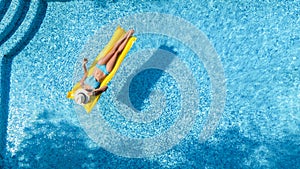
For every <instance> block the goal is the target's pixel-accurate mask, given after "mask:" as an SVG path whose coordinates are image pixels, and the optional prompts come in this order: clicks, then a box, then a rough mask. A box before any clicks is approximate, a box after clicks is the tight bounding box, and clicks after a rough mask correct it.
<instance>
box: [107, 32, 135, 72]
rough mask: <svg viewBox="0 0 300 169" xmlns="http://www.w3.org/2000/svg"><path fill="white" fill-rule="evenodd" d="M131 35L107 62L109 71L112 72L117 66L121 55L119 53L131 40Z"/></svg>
mask: <svg viewBox="0 0 300 169" xmlns="http://www.w3.org/2000/svg"><path fill="white" fill-rule="evenodd" d="M129 38H130V36H129V37H128V38H126V40H125V41H124V42H123V43H122V44H121V45H120V46H119V48H118V49H117V51H116V52H115V53H114V55H113V57H111V59H109V61H108V62H107V63H106V70H107V71H108V72H111V71H112V70H113V68H114V67H115V64H116V61H117V58H118V56H119V54H120V53H121V52H122V51H123V49H124V48H125V46H126V44H127V42H128V40H129Z"/></svg>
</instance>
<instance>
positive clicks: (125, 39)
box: [98, 30, 134, 65]
mask: <svg viewBox="0 0 300 169" xmlns="http://www.w3.org/2000/svg"><path fill="white" fill-rule="evenodd" d="M133 32H134V31H133V30H129V31H128V32H127V33H126V34H125V35H124V37H123V38H122V39H120V40H119V41H118V42H117V43H116V44H115V45H114V47H113V48H112V49H111V50H110V52H109V53H108V54H106V55H105V56H104V57H103V58H101V59H100V60H99V61H98V64H99V65H106V64H107V63H108V62H109V60H110V59H112V57H113V56H114V55H115V53H116V52H118V50H120V46H122V44H124V43H125V44H126V43H127V42H128V39H129V38H130V36H131V35H132V34H133ZM124 47H125V45H124ZM124 47H123V48H124ZM121 50H123V49H121Z"/></svg>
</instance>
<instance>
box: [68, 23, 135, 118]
mask: <svg viewBox="0 0 300 169" xmlns="http://www.w3.org/2000/svg"><path fill="white" fill-rule="evenodd" d="M125 33H126V32H125V30H124V29H122V28H121V27H120V26H118V27H117V29H116V31H115V32H114V34H113V36H112V37H111V39H110V41H109V42H108V43H107V45H106V46H105V47H104V48H103V50H102V51H101V52H100V53H99V54H98V56H97V57H96V59H95V60H94V61H93V63H92V65H91V67H90V68H89V70H88V76H90V75H92V73H93V71H94V68H95V65H96V64H97V62H98V60H99V59H101V58H102V57H104V56H105V55H106V54H107V53H108V52H109V51H110V50H111V49H112V48H113V46H114V44H115V43H116V42H117V41H118V40H119V39H121V38H122V37H123V36H124V35H125ZM135 40H136V37H131V38H130V39H129V41H128V42H127V44H126V46H125V48H124V50H123V51H122V52H121V54H120V56H119V57H118V59H117V61H116V65H115V67H114V68H113V70H112V71H111V72H110V73H109V75H107V77H106V78H105V79H104V80H103V81H102V83H101V85H100V87H102V86H107V84H108V83H109V82H110V80H111V79H112V78H113V77H114V75H115V74H116V72H117V70H118V69H119V67H120V66H121V63H122V62H123V60H124V58H125V56H126V55H127V53H128V51H129V50H130V48H131V47H132V45H133V43H134V42H135ZM80 88H81V85H80V82H79V81H78V82H77V83H76V84H75V85H74V87H73V88H72V90H71V91H69V92H68V94H67V98H69V99H74V94H75V92H76V91H77V90H78V89H80ZM100 96H101V94H100V95H97V96H91V97H90V101H89V102H88V103H87V104H85V105H83V107H84V108H85V110H86V112H87V113H90V112H91V110H92V109H93V107H94V106H95V105H96V103H97V102H98V100H99V98H100Z"/></svg>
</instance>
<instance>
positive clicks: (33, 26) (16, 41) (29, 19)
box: [0, 0, 47, 56]
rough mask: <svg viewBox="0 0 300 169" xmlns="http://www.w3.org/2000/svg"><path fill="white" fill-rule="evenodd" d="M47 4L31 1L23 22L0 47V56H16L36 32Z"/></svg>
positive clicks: (36, 0)
mask: <svg viewBox="0 0 300 169" xmlns="http://www.w3.org/2000/svg"><path fill="white" fill-rule="evenodd" d="M46 9H47V3H46V2H45V1H43V0H32V1H31V3H30V6H29V9H28V12H27V14H26V16H25V17H24V21H23V22H22V23H21V24H20V26H18V29H17V30H16V31H15V32H14V34H13V35H12V36H11V37H10V38H9V39H7V40H6V41H5V43H4V44H2V46H0V48H1V50H0V56H1V55H2V56H3V55H7V56H15V55H17V54H18V53H19V52H20V51H21V50H22V49H23V48H24V47H25V46H26V45H27V44H28V43H29V42H30V40H31V39H32V38H33V36H34V35H35V33H36V32H37V31H38V29H39V27H40V25H41V23H42V20H43V18H44V16H45V14H46Z"/></svg>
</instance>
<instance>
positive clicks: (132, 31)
mask: <svg viewBox="0 0 300 169" xmlns="http://www.w3.org/2000/svg"><path fill="white" fill-rule="evenodd" d="M133 33H134V30H133V29H130V30H129V31H128V32H127V38H129V37H130V36H132V35H133Z"/></svg>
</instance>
